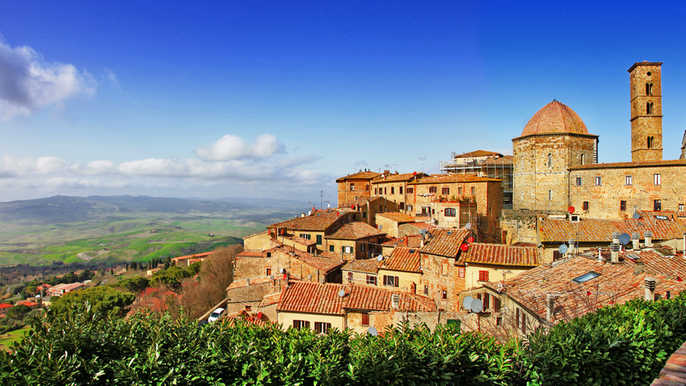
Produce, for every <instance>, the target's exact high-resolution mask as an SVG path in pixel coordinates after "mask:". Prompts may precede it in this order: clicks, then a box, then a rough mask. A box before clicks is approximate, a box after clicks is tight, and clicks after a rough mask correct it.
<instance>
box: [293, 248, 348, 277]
mask: <svg viewBox="0 0 686 386" xmlns="http://www.w3.org/2000/svg"><path fill="white" fill-rule="evenodd" d="M296 258H297V259H298V260H300V261H302V262H303V263H305V264H307V265H309V266H311V267H314V268H316V269H318V270H320V271H322V272H324V273H329V272H331V271H333V270H334V269H336V268H339V267H342V266H343V264H345V261H343V260H341V258H340V257H338V256H337V258H336V259H332V258H329V257H325V256H324V255H322V256H313V255H311V254H309V253H305V252H300V253H297V252H296Z"/></svg>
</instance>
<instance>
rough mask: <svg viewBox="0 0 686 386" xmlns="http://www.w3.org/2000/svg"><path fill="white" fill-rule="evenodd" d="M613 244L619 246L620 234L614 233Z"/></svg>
mask: <svg viewBox="0 0 686 386" xmlns="http://www.w3.org/2000/svg"><path fill="white" fill-rule="evenodd" d="M612 244H619V232H612Z"/></svg>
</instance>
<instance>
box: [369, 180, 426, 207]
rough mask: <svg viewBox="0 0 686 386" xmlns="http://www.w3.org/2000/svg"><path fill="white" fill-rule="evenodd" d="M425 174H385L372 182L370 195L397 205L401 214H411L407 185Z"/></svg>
mask: <svg viewBox="0 0 686 386" xmlns="http://www.w3.org/2000/svg"><path fill="white" fill-rule="evenodd" d="M425 176H426V174H425V173H421V172H420V173H417V172H413V173H403V174H398V173H395V174H389V173H388V172H385V173H384V174H381V175H380V176H378V177H376V178H374V179H373V180H372V194H373V195H374V196H377V197H383V198H385V199H387V200H389V201H391V202H394V203H396V204H397V205H398V210H399V211H400V212H403V213H412V210H413V207H412V202H411V201H412V198H413V197H412V193H408V191H407V184H409V183H411V182H413V181H416V180H417V179H419V178H421V177H425Z"/></svg>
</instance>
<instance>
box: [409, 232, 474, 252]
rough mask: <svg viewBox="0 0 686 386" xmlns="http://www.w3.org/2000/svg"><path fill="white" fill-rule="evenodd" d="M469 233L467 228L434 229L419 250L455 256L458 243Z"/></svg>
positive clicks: (458, 249)
mask: <svg viewBox="0 0 686 386" xmlns="http://www.w3.org/2000/svg"><path fill="white" fill-rule="evenodd" d="M471 234H472V233H471V231H469V230H467V229H436V230H434V231H432V232H431V233H430V235H431V237H430V238H429V240H428V241H426V242H425V243H424V248H421V249H420V252H421V253H428V254H430V255H438V256H447V257H457V255H458V252H459V251H460V245H462V243H463V242H464V240H465V239H466V238H467V237H468V236H469V235H471Z"/></svg>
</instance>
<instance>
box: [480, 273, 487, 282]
mask: <svg viewBox="0 0 686 386" xmlns="http://www.w3.org/2000/svg"><path fill="white" fill-rule="evenodd" d="M479 281H488V271H479Z"/></svg>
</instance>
